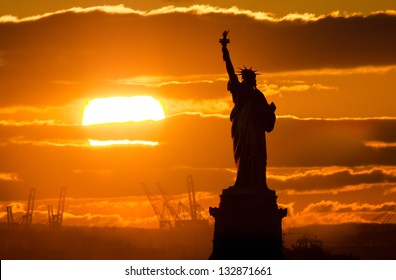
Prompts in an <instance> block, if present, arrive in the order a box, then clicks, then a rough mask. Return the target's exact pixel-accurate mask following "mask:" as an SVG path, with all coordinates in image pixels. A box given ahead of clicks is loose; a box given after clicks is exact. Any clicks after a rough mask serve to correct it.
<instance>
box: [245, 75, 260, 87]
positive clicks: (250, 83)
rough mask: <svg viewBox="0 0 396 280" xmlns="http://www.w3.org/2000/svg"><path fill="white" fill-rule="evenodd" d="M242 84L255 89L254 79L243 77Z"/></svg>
mask: <svg viewBox="0 0 396 280" xmlns="http://www.w3.org/2000/svg"><path fill="white" fill-rule="evenodd" d="M243 82H244V83H245V84H246V85H247V86H248V87H256V85H257V83H256V77H245V78H244V79H243Z"/></svg>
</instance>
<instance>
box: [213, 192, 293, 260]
mask: <svg viewBox="0 0 396 280" xmlns="http://www.w3.org/2000/svg"><path fill="white" fill-rule="evenodd" d="M276 198H277V196H276V195H275V191H272V190H269V189H236V188H235V187H230V188H228V189H226V190H223V193H222V194H221V195H220V206H219V207H218V208H217V207H216V208H212V207H211V208H210V209H209V212H210V214H211V215H212V216H213V217H214V218H215V230H214V239H213V250H212V255H211V256H210V257H209V259H214V260H227V259H228V260H264V259H282V258H283V242H282V218H284V217H285V216H286V214H287V209H279V208H278V205H277V203H276Z"/></svg>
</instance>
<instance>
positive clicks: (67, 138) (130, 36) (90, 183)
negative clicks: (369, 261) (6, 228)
mask: <svg viewBox="0 0 396 280" xmlns="http://www.w3.org/2000/svg"><path fill="white" fill-rule="evenodd" d="M80 2H81V3H80ZM295 2H296V1H265V3H263V1H227V4H226V5H225V4H224V1H222V2H221V1H206V2H204V1H165V0H160V1H121V2H120V1H40V2H39V3H30V2H28V3H26V2H24V3H23V2H22V1H8V0H6V1H1V3H0V94H1V96H2V98H0V219H1V221H5V219H6V206H7V205H9V204H12V205H13V206H14V207H13V209H14V212H15V213H17V215H21V213H22V211H23V207H26V206H24V204H25V200H26V199H27V197H28V191H29V189H30V188H32V187H34V188H36V189H37V196H36V198H37V200H38V201H37V204H36V206H37V208H36V210H37V213H36V215H37V217H36V219H35V220H34V221H36V222H39V221H42V220H45V218H46V211H47V210H46V209H47V208H46V207H47V206H46V204H48V203H49V202H51V203H55V202H56V199H57V196H58V193H59V190H60V188H61V187H67V189H68V190H67V198H68V199H67V201H66V209H65V216H64V218H65V225H67V224H69V225H90V226H95V225H99V226H106V225H109V226H138V227H156V226H158V224H157V221H156V217H155V215H154V212H153V211H152V209H151V206H150V204H149V202H148V201H147V199H146V197H145V195H144V192H143V190H142V187H141V185H142V183H143V182H144V183H146V184H147V185H148V186H149V187H150V188H151V189H152V190H153V191H156V186H155V184H156V183H157V182H159V183H160V184H161V185H162V186H163V188H164V189H166V190H167V192H168V193H169V194H174V195H175V196H176V199H177V200H182V201H184V202H186V203H187V194H186V191H187V183H186V177H187V175H188V174H191V175H192V176H193V178H194V182H195V186H196V191H197V199H198V201H200V202H199V203H200V204H201V205H202V206H203V207H204V208H205V209H208V207H209V206H217V205H218V196H219V194H220V193H221V190H222V189H224V188H226V187H228V186H230V185H232V184H233V183H234V179H235V170H236V169H235V165H234V162H233V158H232V157H233V154H232V143H231V135H230V127H231V123H230V121H229V119H228V116H229V113H230V110H231V108H232V100H231V96H230V93H229V92H228V91H227V73H226V70H225V66H224V63H223V61H222V57H221V46H220V44H219V43H218V40H219V38H220V37H221V34H222V32H223V30H230V33H229V38H230V40H231V44H230V45H229V50H230V54H231V59H232V61H233V63H234V66H235V67H243V66H244V65H246V66H247V67H251V66H252V67H253V68H254V69H257V70H258V72H259V73H260V75H259V76H258V88H259V89H260V90H261V91H262V92H263V93H264V94H265V96H266V98H267V100H268V101H269V103H271V102H274V103H275V104H276V106H277V111H276V114H277V116H278V118H277V122H276V125H275V129H274V131H273V132H272V133H271V134H268V137H267V142H268V144H267V145H268V147H267V151H268V185H269V187H270V188H271V189H274V190H276V192H277V195H278V202H279V203H280V204H281V205H282V207H287V208H288V209H289V212H288V213H289V214H288V217H287V218H285V219H284V224H285V226H297V225H307V224H315V223H319V224H322V223H343V222H368V221H371V219H372V218H373V217H374V216H376V214H377V213H378V212H379V211H381V210H383V209H386V208H387V207H389V206H391V205H394V204H396V202H395V201H396V111H395V109H394V107H395V104H396V97H395V92H396V82H395V81H396V53H395V51H394V50H395V49H396V33H395V30H396V2H395V1H390V0H389V1H386V0H380V1H368V0H367V1H358V0H356V1H312V0H304V1H297V2H298V5H297V2H296V3H295ZM171 5H173V6H171ZM337 11H338V12H337ZM136 95H144V96H152V97H154V98H156V99H157V100H159V101H160V102H161V103H162V104H163V106H164V111H165V119H163V120H159V121H146V122H139V123H133V122H132V123H125V124H117V125H115V124H106V125H101V126H90V127H84V126H82V115H83V109H84V106H85V105H86V104H87V103H88V101H90V100H92V99H95V98H101V97H116V96H136ZM90 138H95V139H99V140H117V139H127V140H130V141H134V140H144V141H155V142H158V145H157V146H148V145H122V146H107V147H92V146H90V145H89V142H88V139H90Z"/></svg>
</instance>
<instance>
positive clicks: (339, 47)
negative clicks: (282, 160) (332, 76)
mask: <svg viewBox="0 0 396 280" xmlns="http://www.w3.org/2000/svg"><path fill="white" fill-rule="evenodd" d="M395 28H396V16H394V15H392V14H376V15H370V16H366V17H363V16H352V17H326V18H323V19H319V20H317V21H303V20H295V21H280V22H275V21H270V20H267V21H266V20H258V19H254V18H252V17H250V16H248V15H233V14H225V13H207V14H203V15H197V14H195V13H188V12H186V13H175V12H171V13H167V14H156V15H150V16H141V15H136V14H107V13H104V12H98V11H96V12H89V13H72V12H65V13H61V14H56V15H53V16H49V17H45V18H41V19H39V20H34V21H26V22H20V23H10V22H8V23H1V24H0V53H1V54H2V56H1V57H2V59H1V62H2V66H0V92H2V95H3V96H4V98H2V99H1V105H2V106H5V105H12V104H29V105H33V104H43V103H44V102H45V103H47V105H48V104H55V103H56V104H64V103H65V102H69V101H70V100H73V99H77V98H83V97H86V96H90V95H91V94H93V92H95V94H96V95H98V94H99V95H100V94H101V92H103V91H104V89H105V91H107V92H108V91H110V90H116V89H120V88H117V86H116V85H113V84H112V83H110V82H109V81H110V80H117V79H124V78H131V77H136V76H152V75H154V76H186V75H201V74H206V75H211V74H213V75H214V74H218V73H223V72H224V69H223V63H222V61H221V54H220V46H219V45H218V38H219V34H221V32H222V31H223V30H224V29H230V30H231V33H230V38H231V45H230V51H231V56H232V58H233V60H234V63H235V65H236V66H237V65H243V64H246V65H254V66H255V67H256V68H258V69H260V70H261V71H264V72H273V71H287V70H301V69H314V68H324V67H335V68H344V67H358V66H365V65H377V66H379V65H391V64H395V63H396V55H395V52H394V49H395V47H396V36H395V33H394V30H395ZM186 62H188V63H186ZM129 89H130V88H129ZM206 91H207V90H205V92H206ZM214 91H216V90H214ZM102 94H103V93H102ZM187 95H188V94H187ZM179 96H180V97H181V96H182V95H179ZM197 96H199V93H197ZM189 97H190V98H191V97H194V96H191V95H190V96H189Z"/></svg>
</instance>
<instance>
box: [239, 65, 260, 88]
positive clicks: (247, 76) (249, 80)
mask: <svg viewBox="0 0 396 280" xmlns="http://www.w3.org/2000/svg"><path fill="white" fill-rule="evenodd" d="M239 69H241V68H239ZM240 75H241V76H242V82H243V83H245V84H246V85H247V86H249V87H256V75H257V74H256V71H255V70H252V68H251V67H250V68H246V67H244V68H243V69H241V71H240Z"/></svg>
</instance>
